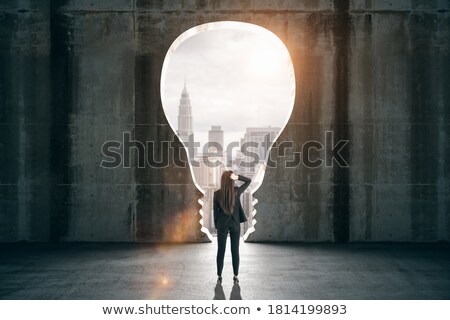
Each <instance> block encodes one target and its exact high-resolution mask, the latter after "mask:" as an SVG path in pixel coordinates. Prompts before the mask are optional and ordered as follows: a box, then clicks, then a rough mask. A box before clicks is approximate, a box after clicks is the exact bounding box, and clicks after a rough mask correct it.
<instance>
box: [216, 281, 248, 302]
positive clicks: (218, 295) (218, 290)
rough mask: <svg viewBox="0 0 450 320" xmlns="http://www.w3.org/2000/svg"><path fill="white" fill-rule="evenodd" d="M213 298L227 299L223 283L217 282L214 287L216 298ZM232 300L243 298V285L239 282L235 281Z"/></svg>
mask: <svg viewBox="0 0 450 320" xmlns="http://www.w3.org/2000/svg"><path fill="white" fill-rule="evenodd" d="M213 300H226V298H225V292H224V291H223V287H222V284H221V283H219V282H218V283H217V284H216V286H215V288H214V298H213ZM230 300H242V296H241V287H240V286H239V284H237V283H235V284H234V285H233V288H232V289H231V293H230Z"/></svg>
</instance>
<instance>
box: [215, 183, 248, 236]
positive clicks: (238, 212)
mask: <svg viewBox="0 0 450 320" xmlns="http://www.w3.org/2000/svg"><path fill="white" fill-rule="evenodd" d="M238 180H240V181H244V184H243V185H242V186H240V187H235V189H236V204H235V206H234V211H233V214H231V215H230V214H226V213H225V212H224V211H223V210H222V207H221V206H220V201H219V190H217V191H215V192H214V226H215V227H216V229H223V228H226V227H227V226H228V224H229V222H230V220H231V219H233V220H234V221H235V223H237V224H238V225H239V223H241V222H245V221H247V218H246V216H245V213H244V209H242V205H241V198H240V197H241V194H242V193H243V192H244V191H245V189H247V188H248V186H249V185H250V182H252V180H251V179H250V178H247V177H244V176H241V175H238ZM240 217H243V218H242V219H243V220H242V221H241V219H240Z"/></svg>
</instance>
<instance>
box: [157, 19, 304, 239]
mask: <svg viewBox="0 0 450 320" xmlns="http://www.w3.org/2000/svg"><path fill="white" fill-rule="evenodd" d="M161 99H162V104H163V108H164V112H165V114H166V117H167V120H168V122H169V124H170V126H171V127H172V129H173V130H174V131H175V132H176V134H177V135H178V137H179V138H180V141H182V142H183V143H184V146H185V148H186V151H187V153H188V156H189V161H190V168H191V173H192V175H193V179H194V181H195V184H196V187H197V188H198V189H199V190H200V191H201V192H202V193H203V195H204V196H203V198H202V199H200V201H199V203H200V204H201V205H202V209H201V210H200V213H201V215H202V219H201V221H200V223H201V224H202V231H203V232H204V233H206V234H207V235H208V237H209V238H210V239H211V240H212V239H213V237H214V236H215V233H216V230H215V227H214V219H213V205H212V201H213V194H214V191H215V190H217V189H219V188H220V177H221V174H222V172H223V171H224V170H233V171H234V172H235V173H236V174H242V175H245V176H247V177H249V178H251V179H252V183H251V185H250V187H249V188H248V189H247V191H246V192H245V193H244V194H243V195H242V198H241V203H242V206H243V208H244V211H245V213H246V215H247V220H248V221H247V222H246V223H245V224H244V225H243V228H241V232H242V234H241V235H242V236H243V237H244V240H245V239H246V238H247V237H248V235H249V234H250V233H251V232H253V231H254V230H255V224H256V219H255V215H256V212H257V210H256V209H255V208H254V207H255V205H256V203H257V200H256V199H254V198H253V193H254V192H255V191H256V190H257V189H258V188H259V186H260V185H261V184H262V181H263V178H264V173H265V168H266V164H267V158H268V154H269V151H270V147H271V146H272V144H273V142H274V141H275V140H276V139H277V138H278V136H279V134H280V133H281V130H283V128H284V127H285V125H286V124H287V122H288V120H289V117H290V115H291V113H292V109H293V106H294V99H295V76H294V67H293V64H292V60H291V57H290V55H289V52H288V50H287V48H286V46H285V45H284V43H283V42H282V41H281V40H280V39H279V38H278V37H277V36H276V35H275V34H274V33H272V32H271V31H269V30H267V29H265V28H262V27H260V26H257V25H254V24H250V23H243V22H234V21H221V22H213V23H207V24H203V25H199V26H196V27H194V28H191V29H189V30H187V31H185V32H184V33H182V34H181V35H180V36H179V37H178V38H177V39H176V40H175V41H174V42H173V44H172V45H171V47H170V48H169V51H168V53H167V55H166V58H165V60H164V64H163V68H162V74H161ZM194 143H195V144H194ZM189 149H190V150H189Z"/></svg>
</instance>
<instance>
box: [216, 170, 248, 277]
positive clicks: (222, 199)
mask: <svg viewBox="0 0 450 320" xmlns="http://www.w3.org/2000/svg"><path fill="white" fill-rule="evenodd" d="M236 180H240V181H243V182H244V184H243V185H242V186H240V187H236V186H235V185H234V182H235V181H236ZM250 182H251V179H249V178H247V177H244V176H242V175H236V174H234V173H233V171H231V170H229V171H225V172H224V173H223V174H222V179H221V181H220V189H219V190H217V191H215V192H214V225H215V227H216V229H217V244H218V247H217V259H216V262H217V276H218V279H217V282H219V283H221V282H222V269H223V258H224V256H225V247H226V243H227V235H228V232H230V240H231V257H232V260H233V273H234V277H233V281H234V283H239V279H238V274H239V239H240V236H241V234H240V233H241V226H240V223H241V222H245V221H247V218H246V216H245V213H244V210H243V209H242V206H241V200H240V196H241V194H242V193H243V192H244V190H245V189H247V187H248V186H249V185H250Z"/></svg>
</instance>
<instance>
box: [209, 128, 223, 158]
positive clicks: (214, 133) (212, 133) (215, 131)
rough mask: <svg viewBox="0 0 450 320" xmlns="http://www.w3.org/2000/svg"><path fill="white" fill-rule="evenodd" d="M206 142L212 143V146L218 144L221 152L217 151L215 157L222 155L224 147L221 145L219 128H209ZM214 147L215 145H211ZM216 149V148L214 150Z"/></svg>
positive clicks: (221, 133) (221, 131) (221, 137)
mask: <svg viewBox="0 0 450 320" xmlns="http://www.w3.org/2000/svg"><path fill="white" fill-rule="evenodd" d="M208 140H209V142H214V144H219V145H220V146H221V149H222V150H221V152H219V150H216V151H217V155H218V156H219V157H222V156H223V153H224V150H223V149H224V145H223V130H222V127H221V126H211V130H209V131H208ZM212 146H214V147H215V145H212ZM214 149H216V148H214Z"/></svg>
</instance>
